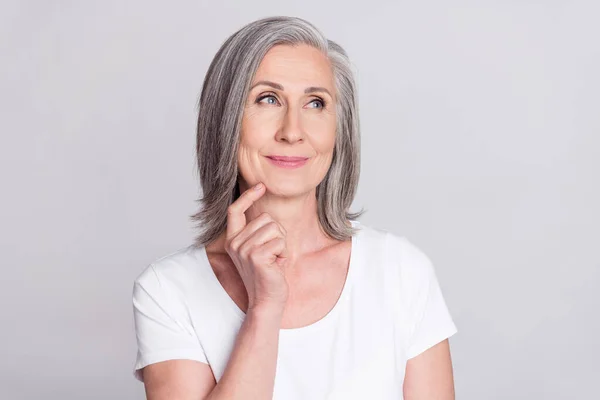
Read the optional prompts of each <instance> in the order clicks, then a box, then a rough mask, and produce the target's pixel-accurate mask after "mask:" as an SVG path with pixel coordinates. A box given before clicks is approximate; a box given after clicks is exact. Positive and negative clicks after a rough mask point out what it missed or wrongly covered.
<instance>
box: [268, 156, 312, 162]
mask: <svg viewBox="0 0 600 400" xmlns="http://www.w3.org/2000/svg"><path fill="white" fill-rule="evenodd" d="M267 158H270V159H271V160H275V161H287V162H295V161H304V160H308V157H290V156H267Z"/></svg>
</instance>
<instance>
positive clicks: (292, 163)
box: [267, 156, 308, 169]
mask: <svg viewBox="0 0 600 400" xmlns="http://www.w3.org/2000/svg"><path fill="white" fill-rule="evenodd" d="M267 159H268V160H269V161H270V162H271V163H272V164H273V165H276V166H278V167H281V168H288V169H289V168H292V169H293V168H299V167H301V166H303V165H304V164H306V162H307V160H308V157H297V156H267Z"/></svg>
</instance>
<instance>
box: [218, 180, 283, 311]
mask: <svg viewBox="0 0 600 400" xmlns="http://www.w3.org/2000/svg"><path fill="white" fill-rule="evenodd" d="M265 192H266V189H265V185H264V184H262V183H259V184H258V185H256V186H254V187H251V188H250V189H248V190H246V191H245V192H244V193H242V194H241V196H240V197H239V198H238V199H237V200H236V201H234V202H233V203H232V204H231V205H230V206H229V208H228V209H227V235H226V240H225V250H226V251H227V253H228V254H229V256H230V257H231V259H232V261H233V263H234V264H235V266H236V268H237V270H238V273H239V274H240V276H241V278H242V281H243V282H244V286H245V287H246V291H247V292H248V310H249V311H252V310H256V309H264V308H266V309H274V310H279V311H283V308H284V307H285V303H286V301H287V298H288V293H289V286H288V283H287V281H286V279H285V275H284V273H283V267H284V266H285V262H286V260H287V252H286V241H285V238H286V231H285V229H284V228H283V226H282V225H281V224H279V223H278V222H277V221H275V220H274V219H273V218H272V217H271V216H270V215H269V214H268V213H262V214H261V215H259V216H258V217H257V218H256V219H254V220H252V221H250V222H249V223H248V224H246V215H245V214H244V213H245V212H246V210H247V209H248V208H249V207H250V206H251V205H252V204H254V202H255V201H256V200H258V199H260V198H261V197H262V196H263V195H264V193H265Z"/></svg>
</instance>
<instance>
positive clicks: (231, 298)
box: [133, 17, 456, 400]
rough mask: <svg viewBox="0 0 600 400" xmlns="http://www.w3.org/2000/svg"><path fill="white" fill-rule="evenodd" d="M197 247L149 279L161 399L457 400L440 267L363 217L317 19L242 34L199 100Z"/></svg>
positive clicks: (338, 79)
mask: <svg viewBox="0 0 600 400" xmlns="http://www.w3.org/2000/svg"><path fill="white" fill-rule="evenodd" d="M197 135H198V136H197V157H198V167H199V172H200V181H201V184H202V189H203V198H202V200H201V201H202V207H201V210H200V211H199V212H198V213H197V214H196V215H194V216H193V217H194V219H195V220H197V221H198V222H199V226H200V228H201V233H200V234H199V236H198V238H197V241H196V243H195V244H193V245H190V246H189V247H186V248H183V249H180V250H178V251H177V252H175V253H172V254H170V255H167V256H165V257H163V258H161V259H159V260H157V261H155V262H154V263H152V264H151V265H149V266H148V267H147V268H146V269H145V270H144V271H143V272H142V274H141V275H140V276H139V277H138V278H137V279H136V281H135V285H134V292H133V304H134V314H135V326H136V333H137V341H138V348H139V351H138V356H137V363H136V366H135V370H136V371H135V376H136V377H137V378H138V379H140V380H142V381H143V382H144V383H145V388H146V393H147V396H148V398H149V399H152V400H159V399H212V400H216V399H271V398H274V399H286V400H294V399H330V400H332V399H402V398H403V396H404V398H405V399H453V398H454V386H453V376H452V365H451V359H450V350H449V344H448V339H447V338H448V337H449V336H451V335H452V334H454V333H455V332H456V327H455V325H454V323H453V321H452V318H451V316H450V314H449V312H448V309H447V307H446V304H445V302H444V299H443V297H442V293H441V291H440V287H439V284H438V282H437V279H436V275H435V271H434V269H433V266H432V264H431V262H430V260H429V259H428V257H427V256H426V255H425V254H424V253H423V252H421V251H420V250H419V249H418V248H417V247H416V246H415V245H413V244H412V243H411V242H409V241H408V240H407V239H406V238H405V237H402V236H397V235H395V234H392V233H390V232H387V231H384V230H380V229H375V228H371V227H368V226H366V225H363V224H361V223H359V222H358V221H357V220H356V218H358V217H359V216H360V214H362V212H361V213H356V214H352V213H349V212H348V210H349V207H350V205H351V203H352V199H353V198H354V194H355V190H356V186H357V183H358V176H359V123H358V109H357V99H356V90H355V84H354V79H353V76H352V72H351V69H350V64H349V61H348V58H347V55H346V53H345V52H344V50H343V49H342V48H341V47H340V46H338V45H337V44H335V43H334V42H332V41H329V40H327V39H326V38H325V37H323V35H322V34H321V33H320V32H319V31H318V30H317V29H316V28H315V27H314V26H313V25H311V24H309V23H308V22H306V21H304V20H302V19H299V18H288V17H272V18H265V19H262V20H259V21H255V22H253V23H251V24H248V25H247V26H245V27H243V28H242V29H240V30H239V31H238V32H236V33H235V34H233V35H232V36H231V37H230V38H229V39H228V40H227V41H226V42H225V43H224V44H223V46H222V47H221V49H220V50H219V51H218V53H217V55H216V56H215V58H214V60H213V62H212V63H211V65H210V67H209V70H208V72H207V75H206V79H205V81H204V85H203V89H202V93H201V96H200V107H199V118H198V132H197Z"/></svg>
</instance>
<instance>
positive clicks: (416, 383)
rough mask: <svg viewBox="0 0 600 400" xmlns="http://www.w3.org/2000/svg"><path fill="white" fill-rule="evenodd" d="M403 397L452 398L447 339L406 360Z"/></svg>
mask: <svg viewBox="0 0 600 400" xmlns="http://www.w3.org/2000/svg"><path fill="white" fill-rule="evenodd" d="M404 399H405V400H454V377H453V371H452V360H451V357H450V344H449V342H448V339H445V340H443V341H441V342H440V343H438V344H436V345H434V346H433V347H431V348H429V349H427V350H426V351H424V352H423V353H421V354H419V355H418V356H416V357H413V358H411V359H409V360H408V362H407V363H406V374H405V377H404Z"/></svg>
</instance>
